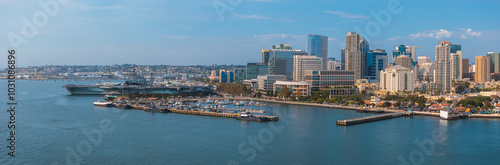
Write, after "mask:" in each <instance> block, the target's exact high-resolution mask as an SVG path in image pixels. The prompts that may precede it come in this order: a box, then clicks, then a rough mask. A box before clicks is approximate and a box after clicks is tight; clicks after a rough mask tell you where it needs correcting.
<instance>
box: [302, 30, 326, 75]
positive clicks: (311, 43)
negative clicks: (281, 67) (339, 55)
mask: <svg viewBox="0 0 500 165" xmlns="http://www.w3.org/2000/svg"><path fill="white" fill-rule="evenodd" d="M307 53H308V55H316V57H320V58H321V59H322V62H323V63H322V68H323V70H326V62H327V61H328V60H327V59H328V37H327V36H322V35H317V34H307Z"/></svg>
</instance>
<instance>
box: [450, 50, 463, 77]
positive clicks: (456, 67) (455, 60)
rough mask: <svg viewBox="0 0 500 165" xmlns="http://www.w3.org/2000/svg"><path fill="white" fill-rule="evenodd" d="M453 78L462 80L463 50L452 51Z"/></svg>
mask: <svg viewBox="0 0 500 165" xmlns="http://www.w3.org/2000/svg"><path fill="white" fill-rule="evenodd" d="M450 56H451V62H450V63H451V78H452V79H453V80H458V81H460V80H462V74H463V70H462V68H463V67H462V51H457V53H451V54H450Z"/></svg>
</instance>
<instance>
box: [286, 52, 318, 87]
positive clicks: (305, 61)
mask: <svg viewBox="0 0 500 165" xmlns="http://www.w3.org/2000/svg"><path fill="white" fill-rule="evenodd" d="M322 63H323V59H322V58H321V57H316V56H300V55H299V56H294V57H293V81H297V82H299V81H305V80H306V79H305V77H304V74H305V71H306V70H322V67H321V64H322Z"/></svg>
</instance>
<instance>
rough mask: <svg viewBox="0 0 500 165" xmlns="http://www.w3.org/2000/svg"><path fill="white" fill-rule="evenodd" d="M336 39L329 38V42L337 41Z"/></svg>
mask: <svg viewBox="0 0 500 165" xmlns="http://www.w3.org/2000/svg"><path fill="white" fill-rule="evenodd" d="M336 40H337V39H336V38H328V41H336Z"/></svg>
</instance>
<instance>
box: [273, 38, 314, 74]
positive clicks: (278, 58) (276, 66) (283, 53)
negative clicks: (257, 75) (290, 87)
mask: <svg viewBox="0 0 500 165" xmlns="http://www.w3.org/2000/svg"><path fill="white" fill-rule="evenodd" d="M295 55H307V52H305V51H303V50H295V49H293V48H292V46H291V45H288V44H286V45H283V44H281V45H280V46H279V47H277V46H273V49H271V50H269V64H268V65H269V74H270V75H284V76H286V77H287V80H288V81H291V80H293V56H295Z"/></svg>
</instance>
